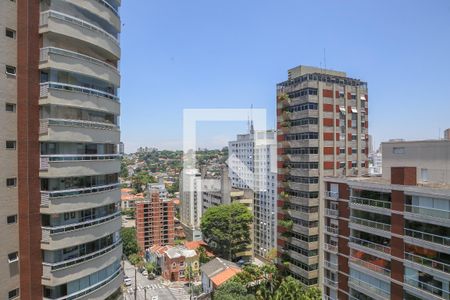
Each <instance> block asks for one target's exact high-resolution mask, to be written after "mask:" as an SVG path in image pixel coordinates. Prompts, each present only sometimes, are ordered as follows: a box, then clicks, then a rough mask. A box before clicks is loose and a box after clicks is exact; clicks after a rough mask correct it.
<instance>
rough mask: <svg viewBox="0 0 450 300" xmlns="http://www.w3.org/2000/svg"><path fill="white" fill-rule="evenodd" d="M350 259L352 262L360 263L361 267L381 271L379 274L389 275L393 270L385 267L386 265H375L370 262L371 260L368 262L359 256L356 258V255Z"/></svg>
mask: <svg viewBox="0 0 450 300" xmlns="http://www.w3.org/2000/svg"><path fill="white" fill-rule="evenodd" d="M349 261H350V262H352V263H355V264H357V265H359V266H361V267H364V268H366V269H369V270H371V271H373V272H376V273H379V274H382V275H385V276H388V277H390V276H391V270H389V269H388V268H384V267H381V266H379V265H375V264H373V263H370V262H368V261H366V260H362V259H359V258H356V257H350V258H349Z"/></svg>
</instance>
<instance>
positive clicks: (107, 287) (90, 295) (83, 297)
mask: <svg viewBox="0 0 450 300" xmlns="http://www.w3.org/2000/svg"><path fill="white" fill-rule="evenodd" d="M122 280H123V272H122V269H118V270H117V271H116V272H114V273H113V274H112V275H111V276H109V277H108V278H106V279H105V280H103V281H100V282H98V283H97V284H95V285H93V286H90V287H88V288H85V289H83V290H80V291H78V292H76V293H73V294H70V295H66V296H63V297H59V298H57V299H56V300H73V299H80V300H88V299H105V298H107V297H108V296H109V295H111V294H112V293H114V292H115V291H116V290H117V289H118V288H119V287H120V285H121V284H122ZM43 299H44V300H55V299H54V298H45V297H44V298H43Z"/></svg>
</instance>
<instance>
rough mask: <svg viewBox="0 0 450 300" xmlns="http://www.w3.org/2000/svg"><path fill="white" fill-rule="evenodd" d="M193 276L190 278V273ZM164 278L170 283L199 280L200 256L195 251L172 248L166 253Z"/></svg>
mask: <svg viewBox="0 0 450 300" xmlns="http://www.w3.org/2000/svg"><path fill="white" fill-rule="evenodd" d="M187 272H190V273H191V276H188V273H187ZM162 276H163V278H164V279H166V280H170V281H187V280H189V277H191V278H192V279H193V280H197V278H198V277H199V261H198V254H197V252H195V250H189V249H186V248H185V247H183V246H176V247H171V248H169V249H168V250H166V251H165V252H164V264H163V267H162Z"/></svg>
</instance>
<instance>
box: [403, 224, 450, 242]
mask: <svg viewBox="0 0 450 300" xmlns="http://www.w3.org/2000/svg"><path fill="white" fill-rule="evenodd" d="M405 235H407V236H410V237H412V238H415V239H419V240H424V241H427V242H431V243H435V244H440V245H443V246H450V237H447V236H440V235H435V234H431V233H427V232H423V231H418V230H413V229H408V228H405Z"/></svg>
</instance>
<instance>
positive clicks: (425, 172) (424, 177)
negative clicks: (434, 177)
mask: <svg viewBox="0 0 450 300" xmlns="http://www.w3.org/2000/svg"><path fill="white" fill-rule="evenodd" d="M420 178H421V179H422V181H423V182H427V181H428V169H420Z"/></svg>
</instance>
